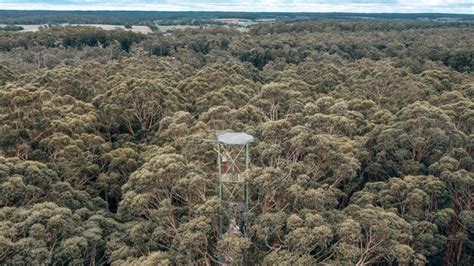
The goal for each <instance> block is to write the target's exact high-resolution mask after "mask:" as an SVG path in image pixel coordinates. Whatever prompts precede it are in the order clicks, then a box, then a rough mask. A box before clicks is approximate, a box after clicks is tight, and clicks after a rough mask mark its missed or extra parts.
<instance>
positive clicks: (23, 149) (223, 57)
mask: <svg viewBox="0 0 474 266" xmlns="http://www.w3.org/2000/svg"><path fill="white" fill-rule="evenodd" d="M5 12H7V11H5ZM0 13H1V11H0ZM129 15H130V14H129ZM209 15H210V14H209ZM214 15H215V14H214ZM214 15H213V16H214ZM123 16H124V17H123V18H122V19H123V20H120V21H121V22H120V23H119V24H120V25H124V24H130V25H131V24H133V25H138V24H140V23H141V22H143V21H136V20H135V19H132V18H134V17H133V16H131V15H130V16H131V17H127V16H128V15H126V14H124V15H123ZM143 16H144V18H145V17H146V18H149V19H147V20H146V22H144V23H145V25H149V26H150V27H153V26H154V23H153V22H151V21H153V19H152V18H151V17H149V16H150V15H146V16H145V15H143ZM172 16H175V15H173V14H167V15H166V17H172ZM186 16H187V15H186ZM196 16H198V15H196ZM219 16H220V15H219ZM245 16H253V15H249V14H247V15H245ZM292 16H293V15H289V16H288V18H287V19H290V18H291V17H292ZM334 16H336V17H337V15H334ZM354 16H356V15H354ZM374 16H376V15H374ZM386 16H391V15H386ZM394 16H395V15H394ZM400 16H402V17H403V16H408V15H400ZM427 16H428V15H427ZM376 17H377V16H376ZM125 18H127V19H125ZM144 18H143V19H144ZM3 19H5V18H3ZM18 19H20V18H18ZM23 19H25V18H23ZM76 19H78V18H76ZM103 19H105V18H103ZM193 23H200V22H199V21H196V22H193ZM142 25H143V24H142ZM472 33H473V30H472V27H471V25H469V24H466V23H457V24H456V23H454V24H449V23H438V24H436V23H429V22H421V21H399V22H394V21H378V20H377V21H375V20H374V21H365V20H364V21H362V20H361V21H354V20H351V21H349V20H344V21H339V20H330V21H329V20H321V21H302V22H294V23H284V22H278V23H275V24H271V25H270V24H258V25H255V26H253V27H252V28H250V29H249V31H247V32H245V33H242V32H239V31H237V30H235V29H229V28H223V27H203V28H201V29H184V30H176V31H174V32H173V33H166V34H162V33H160V32H154V33H151V34H148V35H142V34H137V33H133V32H131V31H124V30H113V31H105V30H101V29H96V28H93V27H76V26H74V27H72V26H64V27H63V26H49V27H45V28H42V29H41V30H40V31H38V32H18V33H12V32H0V50H1V51H3V52H2V53H1V54H0V122H1V124H0V264H6V265H38V264H40V265H43V264H44V265H57V264H61V265H63V264H64V265H81V264H84V265H89V264H90V265H96V264H97V265H109V264H110V265H202V264H204V265H212V264H217V263H218V262H219V261H222V260H225V261H226V262H227V263H228V264H232V265H242V264H245V263H246V262H248V263H250V264H252V265H253V264H256V265H260V264H262V265H274V264H277V265H317V264H321V265H348V264H355V265H372V264H374V265H375V264H380V265H392V264H393V265H412V264H413V265H422V264H432V265H440V264H447V265H448V264H449V265H471V264H472V255H471V254H473V252H474V250H473V246H474V243H473V240H472V239H473V238H472V232H473V229H474V222H473V221H474V218H473V215H472V213H473V206H472V202H473V198H474V194H473V191H474V175H473V174H472V173H473V172H474V159H473V152H474V141H473V140H474V135H473V133H474V127H473V125H474V104H473V101H472V99H473V97H474V77H473V75H472V43H473V38H472V36H474V34H472ZM220 130H234V131H244V132H247V133H249V134H252V135H253V136H254V137H255V141H254V142H253V143H252V144H251V148H250V157H251V166H250V169H249V171H246V172H245V173H243V176H244V177H245V180H246V181H247V184H248V191H249V205H250V208H249V210H248V211H247V212H244V213H242V215H241V217H240V218H242V220H240V219H237V218H235V217H234V215H235V214H236V213H237V212H238V211H239V210H238V207H236V204H228V202H222V201H220V200H219V189H218V186H217V184H218V180H217V173H216V172H217V171H216V161H215V160H216V152H215V150H214V145H213V143H209V142H206V141H203V140H206V139H213V138H214V137H215V134H216V132H218V131H220ZM226 193H229V191H224V194H226ZM237 206H238V204H237ZM221 214H225V215H224V216H225V217H224V219H223V220H224V221H223V222H224V223H227V224H229V229H228V230H227V229H226V230H225V231H224V232H223V234H222V235H221V234H220V233H219V222H220V220H219V216H220V215H221ZM233 218H235V219H233ZM244 221H245V223H243V222H244ZM243 225H245V227H244V226H243ZM244 230H245V231H246V232H247V235H248V237H244V236H243V234H241V231H244Z"/></svg>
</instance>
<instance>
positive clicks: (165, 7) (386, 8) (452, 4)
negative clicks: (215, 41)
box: [0, 0, 474, 14]
mask: <svg viewBox="0 0 474 266" xmlns="http://www.w3.org/2000/svg"><path fill="white" fill-rule="evenodd" d="M0 9H22V10H146V11H152V10H153V11H258V12H260V11H266V12H360V13H425V12H427V13H458V14H474V0H352V1H350V0H332V1H331V0H240V1H239V0H226V1H220V0H180V1H176V0H175V1H171V0H148V1H146V0H102V1H100V0H35V1H31V0H0Z"/></svg>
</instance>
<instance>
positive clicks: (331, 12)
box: [0, 8, 474, 17]
mask: <svg viewBox="0 0 474 266" xmlns="http://www.w3.org/2000/svg"><path fill="white" fill-rule="evenodd" d="M0 11H29V12H34V11H48V12H166V13H173V12H176V13H184V12H191V13H198V12H202V13H276V14H404V15H434V14H439V15H467V16H472V17H474V14H472V13H455V12H449V13H444V12H383V11H380V12H348V11H320V12H318V11H225V10H137V9H130V10H117V9H74V10H72V9H2V8H0Z"/></svg>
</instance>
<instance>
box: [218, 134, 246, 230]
mask: <svg viewBox="0 0 474 266" xmlns="http://www.w3.org/2000/svg"><path fill="white" fill-rule="evenodd" d="M253 141H254V138H253V136H251V135H249V134H246V133H242V132H225V133H218V134H217V141H216V142H215V143H216V146H217V169H218V175H219V199H220V201H221V203H222V205H223V206H224V211H222V212H221V214H220V217H219V235H220V236H221V235H223V234H225V233H227V232H238V231H240V232H241V233H242V235H244V236H247V224H246V222H245V219H244V218H243V215H242V214H243V213H244V212H247V211H248V208H249V199H248V186H247V182H246V180H245V176H246V174H247V170H248V169H249V164H250V157H249V146H250V143H252V142H253Z"/></svg>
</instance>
